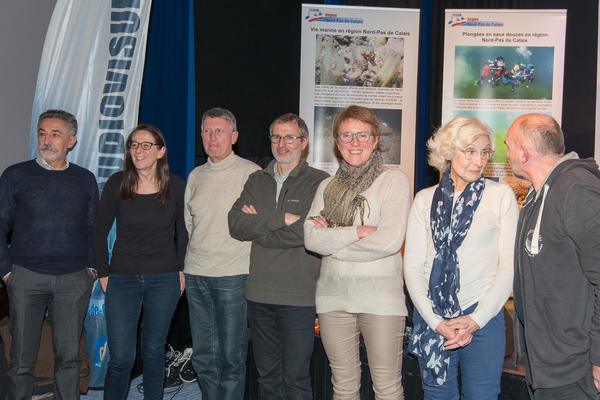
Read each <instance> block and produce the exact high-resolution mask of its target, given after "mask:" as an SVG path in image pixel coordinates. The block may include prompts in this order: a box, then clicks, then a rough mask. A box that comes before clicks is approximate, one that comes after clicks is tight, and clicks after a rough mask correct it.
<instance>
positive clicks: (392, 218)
mask: <svg viewBox="0 0 600 400" xmlns="http://www.w3.org/2000/svg"><path fill="white" fill-rule="evenodd" d="M333 135H334V139H335V142H336V146H337V148H338V150H339V151H340V153H341V155H342V158H343V161H342V163H341V165H340V168H339V170H338V172H337V173H336V175H335V176H334V177H332V178H329V179H326V180H324V181H323V182H322V183H321V185H320V186H319V188H318V189H317V193H316V195H315V199H314V200H313V203H312V207H311V210H310V211H309V213H308V215H309V218H308V219H307V220H306V222H305V224H304V240H305V246H306V248H307V249H308V250H310V251H314V252H316V253H318V254H321V255H322V256H323V260H322V264H321V273H320V276H319V280H318V282H317V289H316V308H317V314H318V316H319V324H320V329H321V339H322V342H323V346H324V348H325V351H326V353H327V357H328V359H329V364H330V366H331V371H332V383H333V392H334V395H333V398H334V399H335V400H344V399H353V400H354V399H359V398H360V394H359V389H360V358H359V337H360V335H361V334H362V336H363V339H364V343H365V345H366V348H367V353H368V357H369V367H370V371H371V379H372V381H373V390H374V392H375V398H376V399H377V400H384V399H394V400H396V399H403V398H404V394H403V388H402V343H403V336H404V324H405V319H406V315H407V311H406V305H405V299H404V293H403V281H402V255H401V254H400V248H401V247H402V243H403V242H404V232H405V229H406V220H407V215H408V210H409V206H410V189H409V188H410V185H409V182H408V178H407V177H406V175H405V174H404V173H402V172H401V171H398V170H386V169H384V168H383V161H382V158H381V154H380V153H379V152H378V151H377V150H376V149H377V145H378V142H379V137H380V129H379V122H378V120H377V117H376V116H375V114H374V113H373V111H371V110H370V109H368V108H364V107H358V106H350V107H348V108H346V109H344V110H341V111H340V112H339V113H338V114H337V116H336V118H335V121H334V125H333Z"/></svg>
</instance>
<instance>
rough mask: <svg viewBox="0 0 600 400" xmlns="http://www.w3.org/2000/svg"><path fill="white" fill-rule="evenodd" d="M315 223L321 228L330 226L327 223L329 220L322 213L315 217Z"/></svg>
mask: <svg viewBox="0 0 600 400" xmlns="http://www.w3.org/2000/svg"><path fill="white" fill-rule="evenodd" d="M313 223H314V224H315V225H317V226H320V227H321V228H327V227H328V226H329V224H328V223H327V220H326V219H325V217H324V216H322V215H319V216H318V217H314V218H313Z"/></svg>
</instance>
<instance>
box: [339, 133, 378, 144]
mask: <svg viewBox="0 0 600 400" xmlns="http://www.w3.org/2000/svg"><path fill="white" fill-rule="evenodd" d="M372 135H373V134H372V133H371V132H367V131H360V132H341V133H338V134H337V137H338V139H339V140H340V142H342V143H346V144H348V143H352V141H353V140H354V138H356V140H357V141H358V143H367V142H368V141H369V139H370V138H371V136H372Z"/></svg>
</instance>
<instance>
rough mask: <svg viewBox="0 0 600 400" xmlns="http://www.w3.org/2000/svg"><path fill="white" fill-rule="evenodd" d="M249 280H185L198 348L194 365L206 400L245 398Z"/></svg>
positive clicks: (194, 356) (191, 321)
mask: <svg viewBox="0 0 600 400" xmlns="http://www.w3.org/2000/svg"><path fill="white" fill-rule="evenodd" d="M247 277H248V275H235V276H224V277H205V276H198V275H189V274H186V276H185V279H186V293H187V300H188V305H189V309H190V328H191V332H192V342H193V348H194V354H193V356H192V365H193V366H194V370H195V371H196V374H197V375H198V385H200V390H201V391H202V400H240V399H242V398H243V397H244V384H245V380H246V353H247V351H248V322H247V319H246V318H247V311H246V278H247Z"/></svg>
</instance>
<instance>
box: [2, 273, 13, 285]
mask: <svg viewBox="0 0 600 400" xmlns="http://www.w3.org/2000/svg"><path fill="white" fill-rule="evenodd" d="M10 274H11V273H10V272H9V273H8V274H6V275H4V278H2V280H3V281H4V283H6V281H7V280H8V276H9V275H10Z"/></svg>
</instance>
